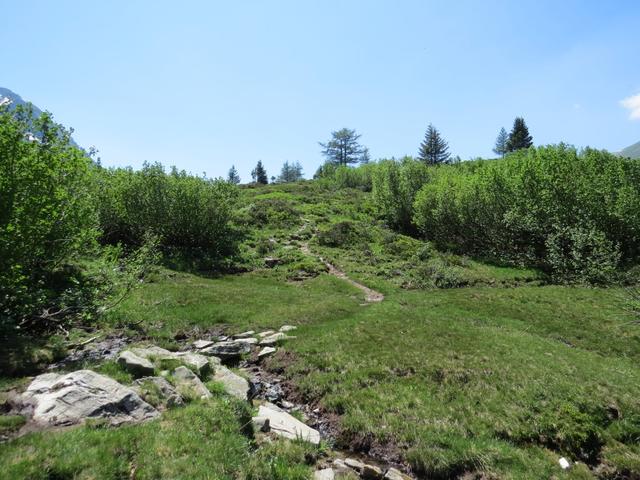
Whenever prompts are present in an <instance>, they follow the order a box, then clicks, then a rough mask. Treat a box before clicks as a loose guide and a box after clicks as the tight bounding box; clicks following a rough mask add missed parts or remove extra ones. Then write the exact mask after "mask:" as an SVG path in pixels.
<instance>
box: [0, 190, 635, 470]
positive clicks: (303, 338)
mask: <svg viewBox="0 0 640 480" xmlns="http://www.w3.org/2000/svg"><path fill="white" fill-rule="evenodd" d="M242 195H243V199H244V200H243V201H244V203H245V205H246V207H245V208H244V209H243V210H242V212H241V215H240V216H241V218H244V221H246V222H248V223H247V225H252V223H251V222H252V221H254V220H256V219H257V220H259V221H266V223H264V224H256V226H254V227H252V228H251V230H250V231H249V233H248V235H247V236H246V238H245V240H244V242H243V244H242V248H241V254H242V258H241V262H244V265H245V266H246V267H247V268H251V269H252V271H250V272H248V273H243V274H236V275H225V276H219V277H210V276H199V275H194V274H189V273H180V272H174V271H171V270H161V271H159V272H158V273H156V274H155V275H154V276H153V277H152V278H151V282H149V283H146V284H144V285H142V287H141V288H139V289H138V290H136V291H134V292H133V294H132V295H131V296H130V297H128V298H127V299H126V300H125V301H124V302H123V303H121V304H120V305H119V306H118V307H117V309H116V310H115V311H112V312H111V313H110V314H109V316H108V318H107V319H106V320H107V324H108V326H109V328H128V327H129V326H131V325H134V324H135V325H136V327H135V328H136V333H137V334H139V335H142V336H144V337H147V338H148V339H149V340H150V341H152V342H155V343H157V344H158V345H160V346H164V347H166V348H172V347H177V346H179V345H178V343H176V341H175V336H176V334H187V335H188V336H189V337H190V338H197V337H199V336H205V335H206V333H207V332H208V331H210V330H212V331H216V330H219V329H220V328H221V327H224V328H225V329H226V331H228V332H229V333H235V332H240V331H245V330H248V329H254V330H260V329H268V328H278V327H280V326H281V325H284V324H292V325H297V326H298V327H299V328H298V330H297V331H296V336H297V338H296V339H292V340H288V341H287V342H285V343H284V345H283V346H282V347H281V348H284V349H285V350H286V351H287V352H288V353H289V354H287V355H282V354H276V355H275V356H273V357H271V358H270V359H268V360H267V361H266V363H267V365H268V366H269V367H270V368H274V369H275V368H278V369H280V368H281V369H282V370H283V372H284V373H283V375H284V376H285V377H287V379H289V380H290V381H291V382H293V383H294V384H295V385H296V388H297V390H298V394H299V395H300V396H301V398H307V399H309V400H310V401H313V402H314V403H315V402H317V403H318V405H319V406H320V407H322V408H323V409H324V410H325V412H326V413H327V414H331V415H332V416H333V417H334V418H337V419H338V423H337V425H336V426H337V429H338V430H337V432H338V435H337V446H338V447H341V448H359V449H361V450H365V451H366V450H370V451H371V452H372V453H376V452H380V451H381V450H384V451H386V452H388V453H390V454H391V455H392V456H395V457H396V458H399V459H402V460H404V461H406V462H407V463H408V464H409V465H410V466H411V467H412V469H413V470H414V472H416V473H418V474H419V475H421V476H423V477H424V478H443V479H444V478H456V477H457V476H459V475H462V474H464V473H465V472H483V475H485V477H484V478H501V479H502V478H504V479H514V480H515V479H548V478H552V477H553V478H556V479H564V478H571V479H582V478H601V479H607V480H608V479H613V478H637V477H638V475H640V448H639V447H638V444H639V443H640V371H639V369H638V367H637V365H638V361H639V360H640V327H638V324H637V323H635V322H634V321H633V320H634V317H633V316H632V314H631V313H630V312H628V311H627V310H626V308H625V304H626V302H627V300H626V298H625V295H624V292H623V290H622V289H618V288H608V289H607V288H588V287H580V286H557V285H545V284H544V281H545V279H544V277H543V276H542V275H540V273H539V272H536V271H535V270H527V269H520V268H515V267H510V266H496V265H489V264H485V263H483V262H481V261H479V260H477V259H470V258H465V257H459V256H456V255H451V254H449V253H443V252H437V251H435V250H434V249H433V248H432V247H431V246H430V245H428V244H426V243H424V242H422V241H420V240H416V239H412V238H410V237H406V236H403V235H398V234H396V233H392V232H390V231H389V230H387V229H386V228H385V227H384V225H381V224H379V223H378V222H376V221H375V220H373V219H372V217H371V206H370V204H369V196H368V194H366V193H364V192H361V191H358V190H338V191H334V190H330V189H322V188H319V187H318V185H315V184H313V183H310V182H307V183H301V184H296V185H282V186H268V187H264V188H252V189H249V188H247V189H244V190H243V192H242ZM265 219H266V220H265ZM303 220H306V221H308V222H310V224H311V227H309V229H308V230H309V231H310V230H312V229H318V230H320V231H325V232H329V236H328V237H326V238H328V239H329V242H328V243H332V245H328V244H326V243H327V242H324V241H323V243H322V244H321V242H318V240H317V239H312V240H311V248H312V250H313V251H314V252H318V253H321V254H322V255H323V256H324V257H326V258H328V259H330V260H331V261H332V262H334V263H335V264H336V265H338V266H339V267H340V268H342V269H343V270H344V271H345V272H347V273H348V274H349V275H350V276H351V277H353V278H355V279H357V280H359V281H361V282H363V283H365V284H366V285H368V286H370V287H373V288H376V289H378V290H380V291H382V292H383V293H384V294H385V295H386V298H385V300H384V301H383V302H382V303H379V304H370V305H366V306H362V303H363V294H362V293H361V292H360V291H359V290H357V289H355V288H354V287H352V286H350V285H349V284H347V283H346V282H344V281H341V280H339V279H336V278H334V277H331V276H328V275H322V274H320V275H319V276H316V277H314V278H311V279H309V280H305V281H303V282H292V281H290V278H291V273H292V272H293V271H295V270H296V269H299V268H302V269H308V270H310V271H311V270H313V269H314V268H316V266H317V261H316V260H314V259H312V258H305V257H304V256H302V257H301V256H300V254H299V252H298V250H297V246H296V242H293V244H292V245H290V246H289V248H287V246H286V245H285V242H287V241H289V239H290V237H291V235H292V233H293V232H296V231H297V230H298V228H299V226H300V225H302V223H303ZM340 222H351V223H352V224H353V225H352V226H353V228H354V230H353V231H354V232H355V234H354V236H352V237H350V238H349V237H348V239H347V240H345V241H344V242H343V243H341V241H338V242H334V240H333V239H334V238H338V240H339V236H337V237H336V236H335V235H334V233H341V232H342V230H336V231H335V232H333V233H332V229H334V226H335V225H337V224H338V223H340ZM350 228H351V227H348V228H347V229H346V230H345V231H347V230H349V229H350ZM309 231H308V232H307V234H308V233H309ZM307 236H308V235H307ZM265 256H273V257H277V258H282V260H283V262H282V264H281V265H279V266H277V267H275V268H273V269H267V268H264V262H263V258H264V257H265ZM314 273H318V272H317V271H316V272H314ZM435 287H464V288H435ZM99 369H100V370H101V371H102V372H103V373H107V374H109V375H112V376H114V377H115V378H117V379H119V380H121V381H123V382H128V381H130V378H128V377H127V376H126V375H123V374H122V372H121V370H119V369H118V367H117V365H115V364H114V363H109V362H108V363H105V364H103V365H102V366H100V367H99ZM6 384H7V385H11V384H12V381H7V383H6ZM208 385H210V387H211V389H212V390H213V391H214V392H215V393H218V394H219V393H220V388H219V386H218V385H216V384H215V383H212V382H209V384H208ZM245 417H246V412H244V410H243V408H241V407H238V406H237V404H235V403H233V402H229V400H227V399H226V398H225V397H224V396H221V395H215V398H214V400H212V402H211V404H206V403H195V404H191V405H189V406H188V407H186V408H185V409H176V410H170V411H169V412H168V413H166V414H164V415H163V418H162V419H161V420H160V421H157V422H151V423H149V424H145V425H140V426H132V427H125V428H123V429H108V428H107V429H91V428H87V427H82V428H78V429H75V430H69V431H65V432H62V433H57V434H50V433H47V434H32V435H28V436H25V437H23V438H21V439H19V440H16V441H12V442H11V443H9V444H5V445H2V446H0V461H1V462H2V464H3V465H8V467H7V468H5V469H3V471H2V472H1V473H0V476H2V475H3V474H4V475H9V474H10V476H8V477H7V478H118V477H128V476H129V475H130V472H131V468H132V466H133V465H135V466H136V468H137V470H136V478H138V479H140V478H156V477H162V478H247V479H249V478H255V479H269V478H282V479H285V478H308V476H309V475H310V467H309V466H308V465H307V463H308V462H309V459H310V458H313V456H315V455H318V454H319V452H318V450H317V449H310V448H309V447H308V446H304V445H302V444H296V443H293V444H290V443H288V442H275V443H274V444H272V445H266V446H263V447H261V448H258V449H257V450H256V449H255V445H254V444H253V442H252V440H251V439H250V437H248V436H245V435H243V433H242V431H243V429H242V426H243V425H244V424H245V423H246V421H245V420H246V418H245ZM83 452H86V453H83ZM560 456H567V457H569V458H570V459H571V460H580V461H581V462H582V463H581V464H579V465H577V466H574V467H573V468H572V469H570V470H569V471H566V472H563V471H561V470H560V468H559V466H558V458H559V457H560ZM152 458H153V459H155V460H154V461H152V460H151V459H152Z"/></svg>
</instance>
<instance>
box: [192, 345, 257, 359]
mask: <svg viewBox="0 0 640 480" xmlns="http://www.w3.org/2000/svg"><path fill="white" fill-rule="evenodd" d="M250 351H251V345H249V344H247V343H243V342H234V341H228V340H227V341H224V342H218V343H214V344H213V345H211V346H210V347H207V348H205V349H204V350H201V351H200V352H201V353H204V354H206V355H214V356H216V357H219V358H221V359H222V360H230V359H237V358H238V357H240V356H241V355H244V354H246V353H249V352H250Z"/></svg>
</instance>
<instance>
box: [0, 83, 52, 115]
mask: <svg viewBox="0 0 640 480" xmlns="http://www.w3.org/2000/svg"><path fill="white" fill-rule="evenodd" d="M7 103H8V104H9V105H10V107H9V108H15V107H17V106H18V105H25V104H26V103H28V102H26V101H25V100H23V99H22V97H21V96H20V95H18V94H17V93H15V92H13V91H11V90H9V89H8V88H3V87H0V105H5V104H7ZM32 105H33V104H32ZM33 114H34V116H35V117H39V116H40V114H42V110H40V109H39V108H38V107H36V106H35V105H33Z"/></svg>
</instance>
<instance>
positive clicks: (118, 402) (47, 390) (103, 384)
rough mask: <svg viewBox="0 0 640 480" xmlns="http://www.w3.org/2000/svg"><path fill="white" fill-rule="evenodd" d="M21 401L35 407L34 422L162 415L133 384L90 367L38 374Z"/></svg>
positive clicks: (70, 422) (136, 419) (64, 422)
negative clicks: (60, 372) (101, 373)
mask: <svg viewBox="0 0 640 480" xmlns="http://www.w3.org/2000/svg"><path fill="white" fill-rule="evenodd" d="M22 401H23V403H25V404H28V405H30V406H31V407H32V408H33V412H32V413H33V420H34V421H35V422H38V423H42V424H47V425H60V426H62V425H74V424H78V423H82V422H84V421H85V420H87V419H98V418H102V419H106V420H107V421H108V422H109V423H110V424H111V425H120V424H123V423H134V422H142V421H145V420H151V419H153V418H156V417H158V416H159V415H160V414H159V412H158V411H157V410H156V409H155V408H153V407H152V406H151V405H149V404H148V403H146V402H145V401H144V400H142V398H140V396H139V395H138V394H137V393H136V392H135V391H134V390H132V389H131V388H128V387H125V386H124V385H121V384H120V383H118V382H116V381H115V380H113V379H111V378H109V377H105V376H104V375H100V374H99V373H96V372H93V371H91V370H77V371H75V372H71V373H68V374H65V375H60V374H56V373H45V374H43V375H39V376H38V377H36V378H35V379H34V380H33V382H31V385H29V387H28V388H27V390H26V391H25V392H24V393H23V394H22Z"/></svg>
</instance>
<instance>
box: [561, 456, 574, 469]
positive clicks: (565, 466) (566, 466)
mask: <svg viewBox="0 0 640 480" xmlns="http://www.w3.org/2000/svg"><path fill="white" fill-rule="evenodd" d="M558 463H559V464H560V468H562V469H563V470H568V469H569V468H571V464H570V463H569V460H567V459H566V458H564V457H561V458H560V460H558Z"/></svg>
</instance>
